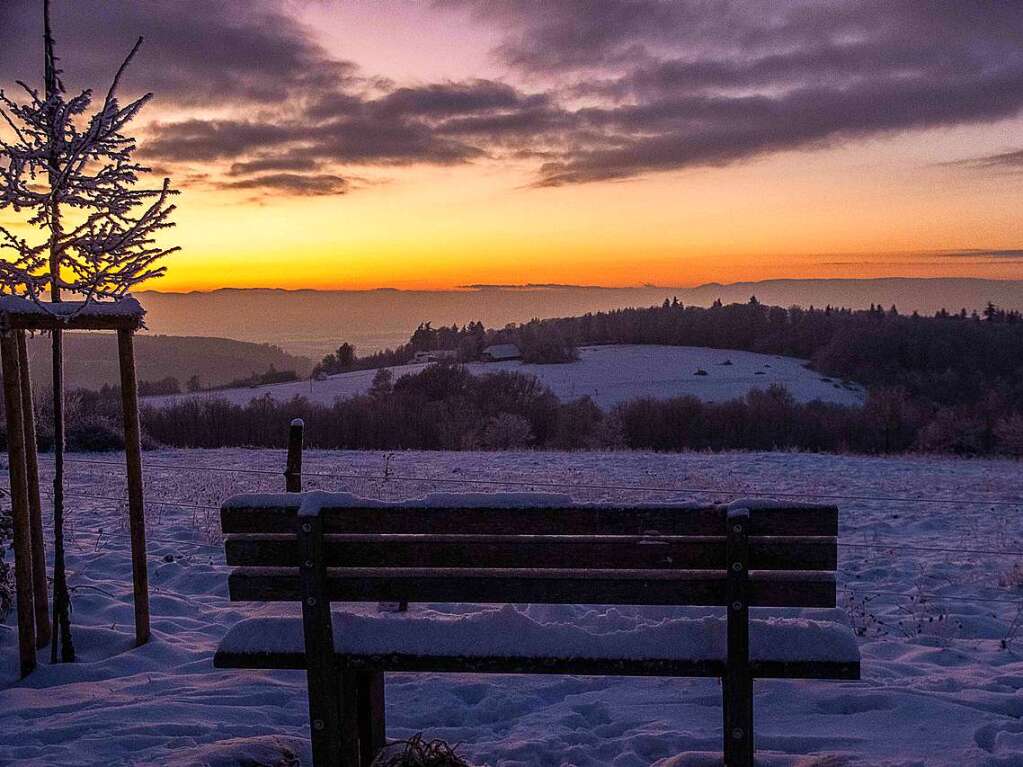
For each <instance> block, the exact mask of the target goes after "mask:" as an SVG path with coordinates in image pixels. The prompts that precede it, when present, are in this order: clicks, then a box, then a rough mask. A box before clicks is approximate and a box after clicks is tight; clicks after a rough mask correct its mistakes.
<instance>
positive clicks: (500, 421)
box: [476, 413, 533, 450]
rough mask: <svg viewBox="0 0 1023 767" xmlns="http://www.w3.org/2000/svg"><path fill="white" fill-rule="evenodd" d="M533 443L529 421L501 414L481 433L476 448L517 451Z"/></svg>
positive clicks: (520, 417) (491, 420)
mask: <svg viewBox="0 0 1023 767" xmlns="http://www.w3.org/2000/svg"><path fill="white" fill-rule="evenodd" d="M532 441H533V430H532V429H531V428H529V421H527V420H526V419H525V418H523V417H522V416H520V415H513V414H511V413H501V414H499V415H497V416H494V417H493V418H491V419H490V420H489V421H487V423H486V425H485V426H484V427H483V429H482V430H481V431H480V433H479V435H478V437H477V439H476V447H480V448H483V449H484V450H515V449H517V448H523V447H526V446H527V445H529V443H530V442H532Z"/></svg>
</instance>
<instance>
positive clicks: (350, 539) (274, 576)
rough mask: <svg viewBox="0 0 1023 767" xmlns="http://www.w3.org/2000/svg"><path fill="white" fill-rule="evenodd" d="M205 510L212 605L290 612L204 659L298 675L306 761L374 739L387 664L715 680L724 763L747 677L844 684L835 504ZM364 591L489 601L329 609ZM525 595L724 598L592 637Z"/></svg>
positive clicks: (323, 497) (363, 750)
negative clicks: (305, 716)
mask: <svg viewBox="0 0 1023 767" xmlns="http://www.w3.org/2000/svg"><path fill="white" fill-rule="evenodd" d="M221 521H222V526H223V531H224V533H225V535H226V549H227V561H228V564H229V565H232V566H234V567H235V569H234V570H233V571H232V572H231V574H230V578H229V588H230V594H231V599H232V600H238V601H257V602H274V601H289V602H290V601H294V602H299V601H300V602H301V604H302V618H298V617H297V616H296V617H264V618H252V619H249V620H244V621H242V622H241V623H239V624H238V625H236V626H234V627H233V628H232V629H231V630H230V631H229V632H228V634H227V636H226V637H225V638H224V640H223V642H222V643H221V645H220V648H219V650H218V652H217V654H216V657H215V660H214V664H215V665H216V666H217V667H218V668H256V669H305V670H306V671H307V679H308V686H309V707H310V720H311V734H312V744H313V760H314V764H315V765H316V766H317V767H326V766H327V765H331V766H332V767H366V765H369V764H370V762H371V761H372V759H373V756H374V755H375V753H376V752H377V751H378V750H379V748H381V747H382V746H383V745H384V744H385V740H384V705H383V704H384V697H383V696H384V688H383V673H384V672H387V671H401V672H417V671H420V672H445V671H450V672H466V673H484V674H486V673H501V674H507V673H523V674H540V673H556V674H581V675H614V676H669V677H698V676H702V677H719V678H721V680H722V683H723V702H724V706H723V708H724V752H725V761H726V764H727V765H743V767H749V766H750V765H752V764H753V751H754V739H753V680H754V679H755V678H790V679H791V678H796V679H858V678H859V673H860V662H859V651H858V648H857V644H856V640H855V637H854V636H853V633H852V631H851V629H850V628H849V627H848V624H847V623H845V621H844V619H843V614H842V612H841V611H840V610H836V609H835V606H836V603H835V579H834V571H835V568H836V563H837V546H836V538H835V536H836V535H837V532H838V511H837V509H835V508H834V507H827V506H792V505H787V506H783V505H779V504H771V503H764V502H753V501H743V502H738V503H736V504H732V505H731V506H706V507H693V506H678V505H658V506H653V505H643V506H633V507H611V506H606V505H577V504H573V503H572V502H571V500H570V499H568V498H567V497H564V496H537V495H532V494H502V495H441V494H438V495H432V496H429V497H427V498H425V499H421V500H418V501H407V502H401V503H385V502H381V501H371V500H364V499H359V498H355V497H353V496H350V495H344V494H327V493H320V492H312V493H304V494H280V495H277V494H267V495H243V496H235V497H234V498H231V499H229V500H228V501H226V502H225V503H224V505H223V508H222V511H221ZM381 601H395V602H397V601H405V602H411V603H420V604H429V603H459V604H477V605H488V606H489V607H487V608H485V609H481V610H478V611H476V612H468V613H463V614H458V613H457V612H456V613H444V612H443V611H438V610H431V609H427V608H417V609H413V610H412V611H410V612H408V613H402V614H386V613H383V614H382V613H373V612H368V613H366V612H363V613H359V612H358V611H356V610H354V609H353V610H349V611H347V612H339V613H335V614H333V615H332V613H331V609H330V604H331V603H332V602H349V603H355V602H381ZM530 603H532V604H594V605H608V604H618V605H651V606H653V605H659V606H673V607H680V608H681V607H692V606H696V607H702V608H704V611H703V612H704V613H706V612H707V611H706V608H708V607H712V606H713V607H718V608H722V607H723V608H724V611H723V614H713V613H711V614H700V615H696V616H693V615H689V614H688V612H687V610H676V611H671V615H670V616H669V617H666V618H665V619H664V620H663V621H661V622H659V623H655V624H653V625H647V626H645V627H644V628H642V629H637V630H626V631H621V630H615V628H614V627H610V628H609V629H608V630H606V631H601V630H595V629H594V627H593V626H592V625H587V626H586V627H583V626H578V625H573V624H572V623H570V622H562V623H540V622H537V621H535V620H532V619H531V618H529V617H528V616H527V615H526V614H525V613H523V612H521V611H517V610H515V609H514V608H512V607H511V605H516V604H530ZM750 607H753V608H755V610H754V616H755V617H754V619H752V620H751V619H750ZM761 608H770V609H761Z"/></svg>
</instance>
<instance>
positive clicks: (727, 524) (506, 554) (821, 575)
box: [221, 493, 838, 607]
mask: <svg viewBox="0 0 1023 767" xmlns="http://www.w3.org/2000/svg"><path fill="white" fill-rule="evenodd" d="M476 501H477V502H478V501H479V499H478V498H477V499H476ZM741 506H742V507H743V508H737V507H735V506H734V505H733V507H727V506H701V507H683V506H671V505H665V506H635V507H628V506H620V507H609V506H578V505H573V506H565V507H561V508H552V507H546V506H543V507H518V508H507V507H500V508H494V507H486V506H479V505H474V506H472V507H465V506H462V507H459V506H458V505H457V499H456V498H455V497H452V504H451V505H446V506H437V505H431V506H429V507H422V506H420V507H415V506H409V505H397V504H381V505H377V504H376V503H375V502H366V503H365V504H362V505H358V504H357V503H355V502H353V500H352V499H351V498H350V497H349V496H342V495H336V496H332V495H330V494H326V493H304V494H303V493H296V494H267V495H246V496H236V497H234V498H231V499H229V500H228V501H226V502H225V503H224V505H223V507H222V510H221V523H222V527H223V532H224V534H225V547H226V552H227V563H228V564H229V565H232V566H234V568H235V569H234V570H233V571H232V572H231V574H230V577H229V589H230V595H231V598H232V599H233V600H242V601H291V600H300V599H303V598H304V597H303V594H308V593H310V592H309V589H308V583H306V584H305V586H304V585H303V578H306V579H307V578H309V577H311V575H310V574H311V573H315V577H316V579H317V580H319V581H321V583H322V590H321V589H317V593H322V595H323V598H324V599H326V600H327V601H344V602H359V601H368V602H377V601H396V602H397V601H400V602H469V603H514V604H519V603H558V604H562V603H566V604H632V605H730V604H735V601H734V600H735V596H736V594H737V593H741V595H742V598H743V602H744V605H743V606H744V607H746V606H753V607H757V606H761V607H834V606H835V579H834V571H835V569H836V566H837V558H838V556H837V544H836V536H837V534H838V510H837V509H836V508H835V507H833V506H796V505H789V506H781V505H777V504H758V503H749V504H746V503H743V504H741ZM746 507H749V508H748V509H747V508H746ZM737 588H739V591H737Z"/></svg>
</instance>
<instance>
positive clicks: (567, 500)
mask: <svg viewBox="0 0 1023 767" xmlns="http://www.w3.org/2000/svg"><path fill="white" fill-rule="evenodd" d="M574 503H575V502H574V501H573V500H572V497H571V496H569V495H565V494H563V493H429V494H428V495H425V496H423V497H422V498H405V499H402V500H399V501H382V500H380V499H379V498H362V497H360V496H357V495H353V494H352V493H327V492H324V491H322V490H312V491H309V492H306V493H303V494H302V495H296V494H295V493H239V494H238V495H232V496H231V497H230V498H227V499H225V500H224V502H223V504H222V505H223V506H224V507H225V508H229V509H290V508H296V509H298V510H299V514H302V515H306V516H315V515H316V514H318V513H319V512H320V509H322V508H333V509H347V508H357V509H365V508H385V507H387V508H404V509H438V508H441V509H443V508H452V507H454V508H461V509H502V508H503V509H515V508H519V509H522V508H533V509H539V508H555V507H558V506H572V505H574Z"/></svg>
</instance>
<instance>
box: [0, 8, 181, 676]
mask: <svg viewBox="0 0 1023 767" xmlns="http://www.w3.org/2000/svg"><path fill="white" fill-rule="evenodd" d="M43 20H44V35H43V49H44V88H43V90H42V91H41V92H40V90H39V89H37V88H33V87H31V86H29V85H28V84H26V83H25V82H22V81H18V83H17V85H18V87H19V89H20V90H19V91H18V96H17V97H15V96H11V95H8V94H7V93H4V92H3V91H0V211H2V210H7V211H11V212H13V213H14V214H16V215H18V214H23V215H24V216H25V221H24V224H27V227H28V228H29V229H31V230H34V232H35V234H36V237H34V238H33V237H31V236H22V235H20V234H19V233H18V232H19V231H21V229H20V228H19V229H14V228H13V227H8V226H3V225H0V290H2V291H3V292H4V293H7V294H13V295H21V296H26V297H28V298H30V299H32V300H33V301H35V302H37V303H38V304H39V305H40V306H42V307H44V308H49V309H51V310H53V307H52V304H59V303H62V299H64V298H65V297H71V298H73V299H74V300H75V301H80V302H81V303H80V304H79V305H77V306H76V309H75V311H80V310H81V308H84V307H86V306H88V305H89V304H90V303H92V302H94V301H102V300H104V299H113V298H119V297H121V296H123V295H125V294H126V293H127V292H128V291H129V290H131V288H132V287H134V286H135V285H138V284H139V283H141V282H143V281H145V280H149V279H153V278H155V277H159V276H161V275H162V274H163V273H164V271H165V269H164V267H163V266H161V265H160V264H159V261H160V259H161V258H163V257H164V256H166V255H168V254H169V253H171V252H173V251H175V250H177V248H170V247H165V246H163V245H162V244H160V243H158V242H157V235H158V234H159V233H160V231H161V230H163V229H166V228H168V227H170V226H172V225H173V224H172V222H171V221H170V216H171V214H172V213H173V212H174V205H172V204H171V203H170V198H171V196H172V195H173V194H175V192H174V191H173V190H172V189H171V188H170V181H169V180H168V179H164V181H163V184H162V185H161V186H159V187H158V188H145V187H140V186H139V185H138V184H139V181H140V179H141V177H142V176H143V175H145V174H146V173H148V172H149V170H150V169H149V168H147V167H145V166H144V165H141V164H139V163H138V162H136V161H135V159H134V153H135V148H136V145H135V139H134V138H132V137H131V136H129V135H128V134H127V133H126V132H125V129H126V127H127V126H128V124H129V123H130V122H131V121H132V120H133V119H134V118H135V117H136V116H137V115H138V114H139V112H140V110H141V109H142V108H143V107H144V106H145V104H146V103H147V102H148V101H149V100H150V99H151V98H152V94H146V95H144V96H142V97H141V98H138V99H135V100H133V101H131V102H130V103H128V104H126V105H123V106H122V105H121V103H120V102H119V101H118V98H117V90H118V87H119V85H120V83H121V78H122V76H123V74H124V72H125V70H126V69H127V68H128V65H129V64H130V63H131V61H132V59H133V58H134V57H135V55H136V53H137V52H138V50H139V48H140V47H141V45H142V39H141V38H139V40H138V41H137V42H136V43H135V46H134V47H133V48H132V49H131V52H130V53H129V54H128V56H127V58H125V60H124V62H123V63H122V64H121V66H120V68H119V69H118V70H117V73H116V75H115V76H114V79H113V82H112V83H111V85H110V87H109V88H108V89H107V91H106V94H105V95H104V96H103V98H102V100H100V101H98V102H96V105H95V106H94V94H93V92H92V91H91V90H85V91H83V92H81V93H79V94H78V95H75V96H69V95H68V94H67V92H66V91H65V89H64V85H63V82H62V81H61V78H60V75H61V71H60V70H59V69H58V68H57V57H56V56H55V54H54V41H53V35H52V33H51V27H50V4H49V0H43ZM47 298H48V299H49V301H48V302H47V301H46V300H45V299H47ZM61 313H62V314H64V315H67V311H66V308H64V311H62V312H61ZM63 370H64V368H63V344H62V333H61V331H59V330H58V331H54V333H53V398H54V399H53V411H54V445H55V461H54V463H55V477H54V543H55V562H54V599H53V605H54V624H55V625H54V635H55V636H56V637H59V642H60V643H61V644H62V645H63V651H62V653H61V657H62V658H63V659H64V660H73V659H74V647H73V645H72V643H71V634H70V621H69V617H68V614H69V603H68V593H67V585H66V581H65V576H64V563H63V451H64V402H63V381H64V375H63ZM57 644H58V641H57V640H55V641H54V645H53V657H54V660H56V656H57Z"/></svg>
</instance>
